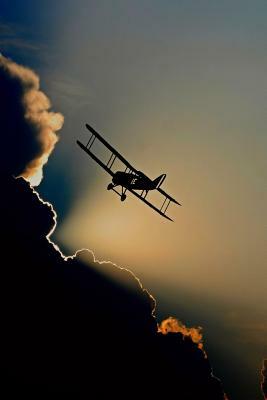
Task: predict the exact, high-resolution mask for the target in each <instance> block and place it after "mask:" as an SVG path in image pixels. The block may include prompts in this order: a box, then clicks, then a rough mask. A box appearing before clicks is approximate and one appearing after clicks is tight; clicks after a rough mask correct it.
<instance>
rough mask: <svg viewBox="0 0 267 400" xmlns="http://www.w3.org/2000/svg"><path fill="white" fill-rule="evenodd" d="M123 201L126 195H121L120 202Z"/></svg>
mask: <svg viewBox="0 0 267 400" xmlns="http://www.w3.org/2000/svg"><path fill="white" fill-rule="evenodd" d="M124 200H126V194H124V193H123V194H122V195H121V201H124Z"/></svg>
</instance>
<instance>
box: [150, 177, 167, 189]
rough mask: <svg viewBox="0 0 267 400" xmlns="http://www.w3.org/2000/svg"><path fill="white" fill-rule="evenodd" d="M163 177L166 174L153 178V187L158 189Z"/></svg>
mask: <svg viewBox="0 0 267 400" xmlns="http://www.w3.org/2000/svg"><path fill="white" fill-rule="evenodd" d="M165 178H166V174H162V175H160V176H159V177H158V178H156V179H154V181H153V185H154V187H155V189H158V188H159V187H160V186H161V185H162V184H163V181H164V179H165Z"/></svg>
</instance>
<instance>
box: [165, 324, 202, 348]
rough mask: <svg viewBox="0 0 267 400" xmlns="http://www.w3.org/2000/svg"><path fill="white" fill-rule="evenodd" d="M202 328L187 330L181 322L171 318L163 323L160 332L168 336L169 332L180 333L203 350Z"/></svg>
mask: <svg viewBox="0 0 267 400" xmlns="http://www.w3.org/2000/svg"><path fill="white" fill-rule="evenodd" d="M201 331H202V328H201V327H200V326H198V327H193V328H187V327H186V326H185V325H184V324H183V323H182V322H181V321H179V320H178V319H176V318H173V317H169V318H167V319H165V320H164V321H162V322H161V323H160V325H159V332H161V333H163V334H164V335H167V334H168V333H169V332H180V333H182V335H183V336H184V337H186V336H188V337H190V338H191V339H192V341H193V342H194V343H197V344H198V347H199V348H200V349H202V348H203V342H202V339H203V334H202V332H201Z"/></svg>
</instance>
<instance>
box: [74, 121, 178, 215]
mask: <svg viewBox="0 0 267 400" xmlns="http://www.w3.org/2000/svg"><path fill="white" fill-rule="evenodd" d="M85 126H86V128H87V129H88V130H89V132H90V133H91V137H90V139H89V140H88V142H87V144H86V145H84V144H83V143H81V142H80V141H79V140H77V144H78V145H79V146H80V147H81V149H82V150H84V151H85V152H86V153H87V154H88V155H89V156H90V157H92V159H93V160H95V161H96V162H97V163H98V164H99V165H100V166H101V167H102V168H103V169H104V170H105V171H106V172H107V173H109V174H110V175H111V176H112V182H111V183H109V184H108V186H107V190H112V191H113V192H115V193H117V195H119V196H120V199H121V201H125V200H126V197H127V196H126V192H127V191H129V192H131V193H132V194H133V195H135V196H136V197H138V198H139V199H140V200H142V201H143V202H144V203H145V204H147V205H148V206H149V207H151V208H152V209H153V210H155V211H156V212H157V213H159V214H160V215H161V216H162V217H164V218H167V219H168V220H170V221H173V220H172V219H171V218H170V217H168V215H166V211H167V209H168V207H169V205H170V203H175V204H178V205H179V206H181V204H180V203H178V201H176V200H175V199H174V198H173V197H171V196H170V195H169V194H167V193H166V192H164V190H162V189H161V188H160V186H161V185H162V183H163V182H164V180H165V178H166V174H162V175H160V176H159V177H158V178H156V179H154V180H152V179H150V178H149V177H148V176H146V175H145V174H144V173H143V172H141V171H138V170H137V169H135V168H134V167H133V166H132V165H131V164H130V163H129V162H128V161H127V160H126V159H125V158H124V157H122V155H121V154H120V153H119V152H118V151H117V150H115V149H114V148H113V147H112V146H111V145H110V144H109V143H108V142H107V141H106V140H105V139H104V138H103V137H102V136H101V135H100V134H99V133H98V132H96V131H95V130H94V129H93V128H92V127H91V126H90V125H88V124H86V125H85ZM96 139H98V140H99V141H100V142H101V143H103V144H104V146H105V147H106V148H107V149H108V150H109V151H110V152H111V154H110V157H109V159H108V161H107V163H105V162H103V161H101V160H100V159H99V158H98V157H97V156H96V155H95V154H94V153H93V152H92V151H91V149H92V146H93V144H94V142H95V140H96ZM116 159H119V160H120V161H121V162H122V163H123V164H124V165H125V170H124V171H116V172H114V171H112V167H113V164H114V162H115V160H116ZM118 186H121V192H119V191H118V190H116V188H117V187H118ZM150 190H157V191H158V192H159V193H160V194H161V195H162V196H163V202H162V205H161V207H160V208H159V207H157V206H155V205H154V204H152V203H151V202H150V201H148V200H147V198H146V197H147V194H148V192H149V191H150ZM139 191H140V193H139Z"/></svg>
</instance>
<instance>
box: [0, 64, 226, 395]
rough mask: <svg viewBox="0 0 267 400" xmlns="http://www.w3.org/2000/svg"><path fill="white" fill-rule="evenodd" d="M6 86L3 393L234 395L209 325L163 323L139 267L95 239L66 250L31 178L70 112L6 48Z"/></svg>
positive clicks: (1, 117)
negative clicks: (217, 364) (214, 353)
mask: <svg viewBox="0 0 267 400" xmlns="http://www.w3.org/2000/svg"><path fill="white" fill-rule="evenodd" d="M0 93H1V97H0V110H1V113H0V128H1V132H2V138H1V139H2V152H1V153H0V158H1V167H2V168H1V170H0V185H1V196H0V218H1V232H2V235H1V238H0V254H1V283H2V285H1V290H0V304H1V306H0V312H1V342H0V346H1V363H0V374H1V378H2V382H1V388H0V394H1V395H2V396H1V397H3V398H18V397H21V396H23V395H25V396H27V398H34V399H35V398H38V399H39V398H73V399H80V398H90V397H92V395H93V397H95V393H97V398H107V397H115V398H116V399H125V398H126V397H128V395H129V396H130V397H132V398H139V397H141V396H142V397H143V396H146V397H147V398H154V397H155V398H156V397H157V396H159V395H162V394H163V395H164V396H166V390H168V393H167V395H168V396H170V395H171V396H173V397H174V396H178V395H179V398H180V399H181V400H182V399H187V400H193V399H194V400H195V399H196V398H204V399H205V400H223V399H224V391H223V389H222V385H221V382H220V381H219V380H218V379H217V378H215V377H214V376H213V374H212V369H211V366H210V364H209V361H208V359H207V357H206V354H205V353H204V351H203V350H202V348H201V344H202V336H201V333H200V329H199V328H191V329H188V328H186V327H185V326H184V325H183V324H181V323H179V322H178V321H175V320H174V319H169V320H168V321H165V322H163V323H162V324H161V325H160V329H158V323H157V321H156V318H155V316H154V310H155V300H154V298H153V297H152V296H151V295H150V294H149V292H148V291H147V290H146V289H145V288H144V287H143V286H142V284H141V282H140V281H139V280H138V279H137V278H136V277H135V275H134V274H133V273H131V272H130V271H128V270H126V269H124V268H121V267H118V266H116V265H115V264H113V263H111V262H106V261H102V262H101V261H98V260H96V259H95V257H94V254H93V253H92V251H89V250H81V251H78V252H77V253H76V254H75V255H73V256H71V257H65V256H64V255H63V254H62V253H61V252H60V250H59V248H58V247H57V246H56V245H55V244H54V243H53V242H52V241H51V240H50V239H49V236H50V235H51V232H52V231H53V230H54V229H55V227H56V213H55V211H54V210H53V207H52V206H51V204H49V203H47V202H44V201H43V200H42V199H41V198H40V196H39V195H38V193H37V192H36V191H34V190H33V188H32V187H31V186H30V184H29V182H27V181H26V180H25V179H24V178H26V179H28V180H29V179H31V178H32V177H33V176H34V175H35V174H36V173H37V172H39V171H40V170H41V168H42V165H43V163H44V162H46V161H47V158H48V156H49V154H50V152H51V151H52V149H53V147H54V145H55V143H56V141H57V135H56V133H55V132H56V131H57V130H58V129H59V128H60V127H61V125H62V122H63V118H62V116H61V115H59V114H54V113H51V112H50V111H49V108H50V102H49V100H48V99H47V97H46V96H45V95H44V94H43V93H42V92H41V91H40V90H39V78H38V77H37V75H36V74H35V73H33V72H32V71H31V70H30V69H28V68H25V67H22V66H19V65H17V64H15V63H13V62H12V61H10V60H7V59H6V58H4V57H1V58H0ZM15 177H17V178H15ZM73 234H74V235H75V232H73Z"/></svg>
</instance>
